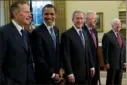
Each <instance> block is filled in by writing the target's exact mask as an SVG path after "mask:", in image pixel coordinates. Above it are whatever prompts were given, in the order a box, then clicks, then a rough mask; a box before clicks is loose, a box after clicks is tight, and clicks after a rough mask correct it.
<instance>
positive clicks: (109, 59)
mask: <svg viewBox="0 0 127 85" xmlns="http://www.w3.org/2000/svg"><path fill="white" fill-rule="evenodd" d="M121 38H122V48H120V47H119V45H118V42H117V38H116V35H115V34H114V32H113V30H111V31H109V32H107V33H105V34H104V36H103V39H102V48H103V57H104V63H105V64H107V63H109V65H110V67H111V69H122V66H123V63H125V62H126V59H125V58H126V56H125V43H124V40H123V37H121Z"/></svg>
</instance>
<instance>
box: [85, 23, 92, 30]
mask: <svg viewBox="0 0 127 85" xmlns="http://www.w3.org/2000/svg"><path fill="white" fill-rule="evenodd" d="M85 25H86V27H87V29H88V30H89V32H91V31H90V30H92V28H90V27H89V26H88V24H85Z"/></svg>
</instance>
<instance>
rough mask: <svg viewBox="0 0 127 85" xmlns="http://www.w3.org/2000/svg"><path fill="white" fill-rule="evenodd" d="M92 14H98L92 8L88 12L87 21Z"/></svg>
mask: <svg viewBox="0 0 127 85" xmlns="http://www.w3.org/2000/svg"><path fill="white" fill-rule="evenodd" d="M90 15H96V12H94V11H92V10H89V11H87V12H86V21H87V20H88V19H89V16H90Z"/></svg>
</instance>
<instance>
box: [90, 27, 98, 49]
mask: <svg viewBox="0 0 127 85" xmlns="http://www.w3.org/2000/svg"><path fill="white" fill-rule="evenodd" d="M90 34H91V37H92V39H93V41H94V44H95V47H97V42H96V37H95V35H94V32H93V30H92V29H91V30H90Z"/></svg>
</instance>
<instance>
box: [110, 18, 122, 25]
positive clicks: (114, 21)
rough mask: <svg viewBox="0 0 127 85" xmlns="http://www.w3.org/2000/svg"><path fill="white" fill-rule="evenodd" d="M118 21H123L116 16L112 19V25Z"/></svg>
mask: <svg viewBox="0 0 127 85" xmlns="http://www.w3.org/2000/svg"><path fill="white" fill-rule="evenodd" d="M116 22H121V21H120V19H119V18H115V19H113V20H112V21H111V26H113V25H114V24H115V23H116Z"/></svg>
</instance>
